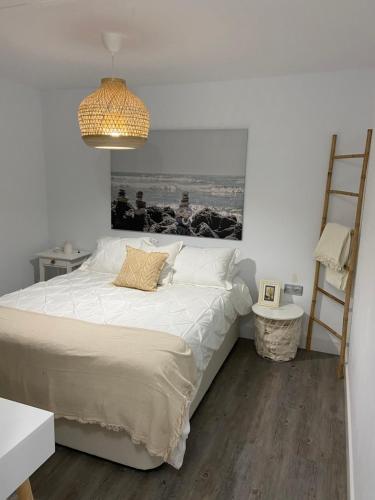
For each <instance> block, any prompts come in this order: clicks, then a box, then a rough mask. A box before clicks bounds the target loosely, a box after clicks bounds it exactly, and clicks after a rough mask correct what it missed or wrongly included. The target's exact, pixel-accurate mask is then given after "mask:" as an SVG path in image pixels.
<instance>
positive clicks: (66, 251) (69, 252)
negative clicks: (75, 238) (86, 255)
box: [64, 241, 73, 255]
mask: <svg viewBox="0 0 375 500" xmlns="http://www.w3.org/2000/svg"><path fill="white" fill-rule="evenodd" d="M72 253H73V245H72V244H71V243H70V241H66V242H65V243H64V254H65V255H72Z"/></svg>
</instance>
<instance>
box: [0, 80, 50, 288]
mask: <svg viewBox="0 0 375 500" xmlns="http://www.w3.org/2000/svg"><path fill="white" fill-rule="evenodd" d="M47 243H48V236H47V203H46V172H45V163H44V153H43V140H42V116H41V101H40V93H39V92H38V91H36V90H34V89H31V88H29V87H25V86H23V85H18V84H15V83H13V82H9V81H7V80H3V79H0V295H1V294H3V293H6V292H10V291H13V290H16V289H18V288H21V287H24V286H27V285H30V284H31V283H33V282H34V274H33V266H32V264H31V262H30V260H31V259H32V257H33V255H34V253H35V252H36V251H40V250H42V249H43V247H45V245H47Z"/></svg>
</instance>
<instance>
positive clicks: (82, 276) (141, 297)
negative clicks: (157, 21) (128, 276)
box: [0, 269, 252, 372]
mask: <svg viewBox="0 0 375 500" xmlns="http://www.w3.org/2000/svg"><path fill="white" fill-rule="evenodd" d="M113 280H114V275H112V274H107V273H98V272H94V271H90V270H80V269H78V270H77V271H74V272H72V273H69V274H65V275H63V276H58V277H56V278H53V279H51V280H49V281H43V282H40V283H36V284H35V285H32V286H30V287H28V288H25V289H22V290H18V291H16V292H13V293H10V294H7V295H3V296H2V297H0V305H2V306H6V307H14V308H17V309H23V310H27V311H34V312H39V313H44V314H49V315H51V316H63V317H67V318H75V319H80V320H83V321H89V322H92V323H99V324H111V325H121V326H129V327H138V328H144V329H150V330H160V331H162V332H166V333H169V334H171V335H177V336H179V337H181V338H183V339H184V340H185V342H186V343H187V344H188V345H189V346H190V348H191V349H192V352H193V355H194V358H195V361H196V364H197V368H198V370H199V371H201V372H202V371H203V370H205V368H206V366H207V364H208V362H209V360H210V358H211V356H212V353H213V352H214V351H215V350H217V349H218V348H219V347H220V345H221V343H222V341H223V339H224V335H225V333H226V332H227V331H228V329H229V327H230V326H231V325H232V323H233V322H234V321H235V319H236V318H237V316H238V315H245V314H248V313H249V312H250V310H251V305H252V300H251V296H250V292H249V289H248V287H247V286H246V285H245V283H244V282H243V281H242V279H241V278H239V277H236V278H235V279H234V284H233V288H232V290H229V291H228V290H224V289H222V288H215V287H203V286H202V287H200V286H194V285H177V284H176V285H174V284H172V285H166V286H162V287H159V288H158V289H157V291H156V292H143V291H140V290H133V289H130V288H121V287H115V286H114V285H113V284H112V282H113Z"/></svg>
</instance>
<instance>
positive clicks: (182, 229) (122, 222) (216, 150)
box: [111, 129, 248, 240]
mask: <svg viewBox="0 0 375 500" xmlns="http://www.w3.org/2000/svg"><path fill="white" fill-rule="evenodd" d="M247 138H248V131H247V130H246V129H228V130H154V131H151V132H150V136H149V140H148V142H147V143H146V144H145V146H143V147H142V148H140V149H137V150H122V151H121V150H119V151H116V150H113V151H111V177H112V186H111V195H112V206H111V210H112V214H111V218H112V228H113V229H122V230H132V231H143V232H149V233H163V234H176V235H186V236H198V237H206V238H223V239H231V240H241V239H242V227H243V208H244V194H245V169H246V156H247Z"/></svg>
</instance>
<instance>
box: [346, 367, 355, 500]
mask: <svg viewBox="0 0 375 500" xmlns="http://www.w3.org/2000/svg"><path fill="white" fill-rule="evenodd" d="M345 403H346V404H345V406H346V419H345V420H346V470H347V482H348V500H355V494H354V470H353V436H352V414H351V408H350V380H349V370H348V365H347V364H346V365H345Z"/></svg>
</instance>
